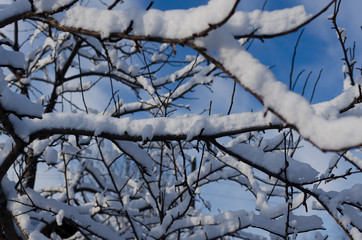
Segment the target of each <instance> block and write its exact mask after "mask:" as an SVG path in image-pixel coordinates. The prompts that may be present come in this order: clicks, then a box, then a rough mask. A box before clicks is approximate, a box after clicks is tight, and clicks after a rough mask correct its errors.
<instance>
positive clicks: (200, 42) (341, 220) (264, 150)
mask: <svg viewBox="0 0 362 240" xmlns="http://www.w3.org/2000/svg"><path fill="white" fill-rule="evenodd" d="M155 2H157V1H155ZM345 2H348V1H340V0H333V1H330V2H325V3H324V6H323V7H322V8H319V7H318V8H317V7H316V9H318V10H317V11H316V12H314V13H308V12H307V11H306V10H305V8H304V6H303V5H300V6H295V7H291V8H285V9H278V10H273V11H266V10H264V7H265V5H264V6H260V10H253V11H245V10H243V8H242V6H241V3H240V1H239V0H210V1H208V2H207V3H206V4H205V5H201V6H198V7H194V8H190V9H186V10H167V11H161V10H157V9H156V8H155V7H154V6H153V1H145V3H143V4H144V6H143V5H142V4H141V6H137V7H134V6H133V7H132V6H129V5H127V3H124V2H123V1H122V0H98V1H82V0H14V1H11V0H9V1H1V3H2V4H1V5H0V69H1V70H0V121H1V138H0V139H1V145H0V148H1V151H0V178H1V188H0V196H1V214H0V219H1V235H2V237H1V239H37V240H38V239H268V238H269V239H302V238H303V239H304V237H307V238H308V239H312V238H313V239H327V238H328V233H329V231H330V230H331V229H330V228H329V225H328V224H327V223H326V217H323V216H329V219H332V220H333V221H334V222H335V223H336V224H337V225H338V228H340V230H341V231H342V232H343V233H344V235H345V238H349V239H356V240H357V239H362V214H361V210H362V206H361V199H362V185H361V184H358V183H356V182H355V180H354V181H352V180H351V179H359V180H361V170H362V160H361V158H360V157H361V154H360V149H361V146H362V125H361V118H362V105H361V104H360V103H361V100H362V90H361V83H362V77H361V69H360V68H358V66H360V65H361V64H360V63H358V62H357V60H358V57H359V56H360V55H358V51H357V50H356V49H357V48H356V46H354V45H353V42H352V41H351V40H349V41H347V38H348V32H347V33H346V30H345V29H344V28H343V27H344V26H339V22H338V14H339V11H340V8H342V7H343V4H345ZM351 2H352V1H351ZM265 3H266V4H268V2H265ZM313 4H314V3H313ZM328 14H329V16H327V15H328ZM327 17H328V18H329V22H330V27H331V29H328V30H327V31H332V32H334V33H335V32H336V33H337V36H336V38H335V41H336V43H337V44H339V47H340V48H339V51H340V55H341V56H343V58H342V60H341V61H340V62H339V63H340V65H338V66H335V67H336V68H338V69H342V66H343V72H344V78H343V75H341V78H340V81H341V83H343V82H344V88H343V87H342V86H343V84H341V91H340V92H339V94H338V95H337V96H335V97H333V98H330V99H328V100H327V101H323V102H314V101H312V98H313V95H318V94H319V91H318V88H316V86H317V83H318V80H319V79H320V78H323V76H321V74H320V75H319V77H318V79H317V81H316V82H315V85H314V89H313V90H311V92H310V94H312V97H311V98H307V97H305V94H304V93H305V91H304V90H305V86H306V84H307V81H308V79H309V75H308V77H307V78H305V77H304V78H305V79H304V88H303V92H299V91H297V90H296V89H295V86H296V85H298V84H297V81H298V80H299V83H301V82H303V80H302V78H303V76H305V75H302V72H299V73H298V72H297V71H294V69H293V67H294V60H295V58H294V57H295V55H297V47H298V42H299V40H300V38H301V36H302V35H301V33H302V32H303V29H306V28H308V27H309V25H310V23H311V22H313V21H315V20H316V19H319V18H327ZM290 34H294V35H295V34H297V36H298V35H299V38H298V42H297V43H296V44H295V49H294V57H293V58H292V60H291V63H292V64H291V65H292V67H291V74H290V79H288V81H284V80H283V79H277V77H276V75H275V74H274V73H273V68H272V66H266V65H263V64H262V63H261V62H260V61H259V60H257V58H256V57H254V56H253V55H252V54H251V53H250V51H249V49H250V47H251V48H252V47H253V43H255V42H268V41H271V39H275V38H284V37H287V36H288V35H290ZM357 47H358V46H357ZM291 50H292V51H293V49H291ZM276 64H277V63H276ZM287 68H289V66H288V67H287ZM293 71H294V74H293ZM214 81H223V82H225V83H229V82H230V83H231V86H233V87H232V88H231V89H230V91H229V92H227V93H225V97H224V98H223V99H219V101H222V102H223V104H224V112H223V113H224V114H214V113H213V111H212V106H213V104H212V102H210V104H208V105H207V106H201V107H200V102H199V101H200V98H201V96H200V95H201V94H200V93H199V92H200V91H201V90H204V89H205V90H207V89H212V84H213V82H214ZM298 86H299V85H298ZM333 88H339V87H338V86H333ZM342 88H343V89H342ZM236 89H244V90H246V92H248V93H246V92H245V93H243V94H251V95H252V96H253V97H254V98H255V100H256V101H259V102H260V103H261V104H262V106H263V108H261V110H260V111H249V112H237V111H234V110H233V109H235V104H236V103H235V101H236V100H235V99H236V98H237V97H238V94H241V92H240V91H236ZM238 104H243V103H238ZM197 106H199V107H197ZM200 109H201V110H200ZM203 109H204V110H203ZM308 142H309V143H311V144H312V145H313V148H315V149H320V150H322V151H324V152H329V153H330V154H329V155H328V156H330V159H329V161H328V162H327V163H324V165H323V166H327V167H324V168H321V167H320V165H318V163H320V161H321V160H320V159H311V161H306V160H305V159H303V158H298V157H296V156H297V155H296V153H297V152H300V151H306V150H305V148H303V145H304V143H308ZM45 171H50V172H51V173H52V174H55V175H57V176H61V178H59V181H56V182H54V183H53V182H46V181H44V178H41V176H42V174H44V172H45ZM342 179H343V180H344V183H346V182H347V183H348V184H344V185H343V187H342V188H338V189H337V188H336V189H334V188H333V186H334V184H336V183H338V182H339V181H340V180H342ZM219 182H226V183H229V184H237V185H238V186H239V187H240V191H242V193H243V194H245V195H246V196H248V197H249V198H250V199H252V203H250V204H249V205H250V206H246V205H245V204H239V205H238V207H237V208H235V209H232V210H229V211H222V210H220V211H210V210H211V209H212V208H213V206H212V201H211V203H210V200H209V198H208V197H207V196H206V195H205V194H204V193H205V191H204V190H203V189H205V187H206V186H208V185H211V184H215V183H219ZM331 189H332V190H331ZM215 191H216V190H215ZM226 197H227V196H226Z"/></svg>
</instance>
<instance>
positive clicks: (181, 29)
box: [61, 0, 235, 38]
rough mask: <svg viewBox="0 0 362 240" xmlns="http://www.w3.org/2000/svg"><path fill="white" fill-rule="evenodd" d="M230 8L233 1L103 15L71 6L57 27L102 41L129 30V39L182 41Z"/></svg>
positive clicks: (93, 10)
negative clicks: (99, 37) (81, 31)
mask: <svg viewBox="0 0 362 240" xmlns="http://www.w3.org/2000/svg"><path fill="white" fill-rule="evenodd" d="M234 4H235V0H222V1H221V0H211V1H209V3H208V4H207V5H205V6H201V7H198V8H191V9H188V10H169V11H165V12H164V11H160V10H157V9H150V10H149V11H145V10H141V9H136V8H132V9H127V10H118V11H107V10H99V9H96V8H87V7H83V6H75V7H73V8H72V9H70V10H69V11H67V12H66V14H65V16H64V18H62V20H61V24H62V25H64V26H69V27H75V28H84V29H88V30H91V31H97V32H100V33H101V35H102V37H103V38H107V37H109V36H110V34H111V33H112V32H125V31H126V30H127V29H128V27H129V26H132V31H131V34H133V35H145V36H148V35H149V36H159V37H165V38H185V37H188V36H192V35H193V34H194V33H198V32H200V31H203V30H204V29H207V28H208V27H209V24H216V23H218V22H220V21H222V20H223V19H224V18H225V17H226V16H227V14H228V12H229V11H230V10H231V9H232V7H233V6H234ZM131 21H133V24H132V25H131ZM181 22H182V24H180V23H181ZM195 22H196V23H197V24H195Z"/></svg>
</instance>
